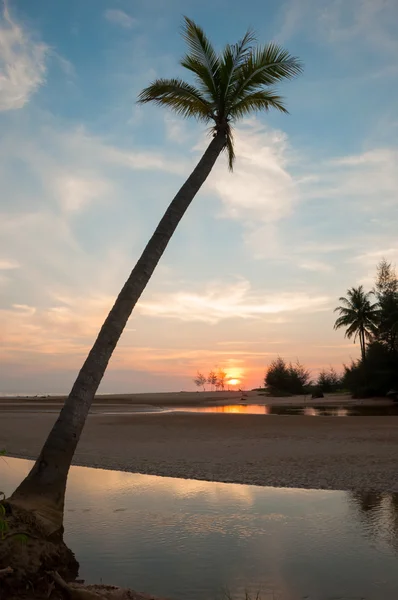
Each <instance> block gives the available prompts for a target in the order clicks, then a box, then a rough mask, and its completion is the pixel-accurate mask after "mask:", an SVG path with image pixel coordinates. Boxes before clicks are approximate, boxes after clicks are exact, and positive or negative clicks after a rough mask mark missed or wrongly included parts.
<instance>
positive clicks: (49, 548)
mask: <svg viewBox="0 0 398 600" xmlns="http://www.w3.org/2000/svg"><path fill="white" fill-rule="evenodd" d="M2 505H3V506H4V508H5V512H6V514H5V515H4V519H3V520H4V522H5V523H6V528H5V530H4V531H3V534H2V537H0V600H11V599H14V598H18V600H22V599H23V598H41V597H42V598H49V597H53V598H56V597H57V596H55V595H54V596H49V595H48V594H49V591H50V590H51V589H52V588H54V582H53V578H52V577H51V575H50V572H51V571H57V572H58V573H59V574H60V575H61V577H62V578H63V579H64V580H65V581H73V580H74V579H76V577H77V575H78V571H79V563H78V562H77V560H76V558H75V556H74V554H73V552H72V551H71V550H70V549H69V548H68V547H67V546H66V544H65V543H64V541H63V539H62V532H59V533H58V534H53V535H52V536H50V537H49V536H47V535H46V533H45V531H44V529H43V527H42V525H41V524H40V522H39V521H38V520H37V519H36V518H35V517H34V515H33V514H32V513H31V512H30V511H27V510H25V509H23V508H21V507H18V506H16V505H14V504H13V503H12V502H7V501H3V502H2ZM58 597H59V598H62V597H64V596H62V595H60V596H58Z"/></svg>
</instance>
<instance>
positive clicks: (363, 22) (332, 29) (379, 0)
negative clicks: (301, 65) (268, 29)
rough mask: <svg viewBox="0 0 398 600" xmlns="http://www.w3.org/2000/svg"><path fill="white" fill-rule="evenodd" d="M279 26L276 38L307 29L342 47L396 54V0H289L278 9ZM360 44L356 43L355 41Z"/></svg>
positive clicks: (336, 46) (314, 36)
mask: <svg viewBox="0 0 398 600" xmlns="http://www.w3.org/2000/svg"><path fill="white" fill-rule="evenodd" d="M281 20H282V23H281V26H280V29H279V31H278V33H277V36H276V38H277V40H278V41H280V42H282V43H285V42H286V41H287V40H289V39H290V38H292V37H294V36H296V35H297V34H299V33H301V32H303V31H306V32H308V33H309V35H310V36H311V37H312V38H317V40H318V41H322V42H323V43H324V42H325V41H326V42H328V43H329V44H331V45H333V46H334V47H335V49H336V51H337V52H340V51H341V49H342V47H344V48H345V47H347V46H352V43H353V41H354V40H355V43H356V44H357V46H358V49H359V48H363V47H368V48H369V47H370V48H372V49H376V50H379V51H381V52H385V51H387V52H389V53H392V54H395V53H396V51H397V48H398V40H397V36H396V32H395V23H396V20H397V3H396V1H395V0H351V1H350V2H346V1H344V0H288V1H287V2H285V3H284V5H283V6H282V9H281ZM358 44H359V45H358Z"/></svg>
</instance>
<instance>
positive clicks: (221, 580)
mask: <svg viewBox="0 0 398 600" xmlns="http://www.w3.org/2000/svg"><path fill="white" fill-rule="evenodd" d="M265 468H266V465H265ZM28 469H29V463H28V461H22V460H17V459H9V458H7V459H6V463H3V461H0V489H4V491H5V492H6V493H10V492H11V491H12V489H13V488H14V487H15V486H16V485H17V483H18V482H19V481H20V480H21V478H22V477H23V476H24V475H25V474H26V473H27V471H28ZM379 496H381V498H379V497H378V496H377V495H376V496H373V495H367V496H366V497H365V496H364V495H358V494H346V493H344V492H329V491H323V490H319V491H314V490H295V489H275V488H261V487H256V486H245V485H234V484H222V483H210V482H205V481H189V480H188V481H187V480H181V479H170V478H161V477H154V476H146V475H136V474H131V473H121V472H117V471H104V470H100V469H98V470H96V469H85V468H79V467H75V468H73V469H72V470H71V474H70V480H69V483H68V493H67V503H66V519H65V529H66V535H65V538H66V542H67V543H68V545H69V546H70V547H71V548H72V549H73V550H74V551H75V552H76V554H77V558H78V560H79V562H80V564H81V573H80V575H81V576H82V577H83V578H85V579H86V580H87V581H89V582H93V581H99V580H100V579H102V580H103V581H106V582H109V583H116V584H119V585H125V586H130V587H133V588H135V589H140V590H142V591H147V592H149V593H152V594H157V595H162V596H166V597H170V598H174V599H176V600H179V599H181V600H186V599H187V598H189V599H190V600H191V599H192V600H209V599H215V598H220V597H221V590H222V589H223V588H228V589H229V590H230V591H231V593H232V596H233V597H234V598H236V599H237V600H241V599H242V598H244V592H245V590H246V589H247V590H249V591H251V592H253V593H254V595H255V592H256V591H258V590H261V591H262V592H263V598H272V597H274V598H275V599H278V600H282V599H283V600H302V598H304V597H307V599H308V600H327V599H330V598H342V599H343V598H344V599H345V600H346V599H351V598H361V597H362V598H364V599H366V600H380V599H383V600H390V599H391V600H393V599H394V600H396V590H397V589H398V570H397V569H396V564H397V554H396V551H397V550H398V548H397V544H396V541H394V536H395V540H396V539H397V525H396V523H397V518H396V515H397V507H398V502H397V501H396V499H395V497H394V502H393V498H392V496H391V495H379ZM392 502H393V504H394V509H393V511H392V509H391V506H392ZM382 527H384V528H385V530H386V531H390V534H391V535H389V536H387V537H386V536H384V535H380V534H379V533H378V532H379V530H380V529H381V528H382ZM271 594H273V596H272V595H271Z"/></svg>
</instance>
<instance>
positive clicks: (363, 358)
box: [359, 329, 366, 362]
mask: <svg viewBox="0 0 398 600" xmlns="http://www.w3.org/2000/svg"><path fill="white" fill-rule="evenodd" d="M359 341H360V344H361V356H362V362H365V358H366V352H365V332H364V330H363V329H361V331H360V332H359Z"/></svg>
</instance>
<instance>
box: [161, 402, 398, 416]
mask: <svg viewBox="0 0 398 600" xmlns="http://www.w3.org/2000/svg"><path fill="white" fill-rule="evenodd" d="M172 410H173V411H175V412H195V413H229V414H250V415H271V416H272V415H303V416H306V417H350V416H383V415H384V416H394V415H397V416H398V405H387V406H360V405H355V406H354V405H353V406H324V405H311V406H310V405H309V406H294V405H291V406H289V405H285V406H283V405H282V406H281V405H279V406H275V405H272V404H265V405H264V404H231V405H226V406H187V407H178V408H177V407H176V408H173V409H172Z"/></svg>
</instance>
